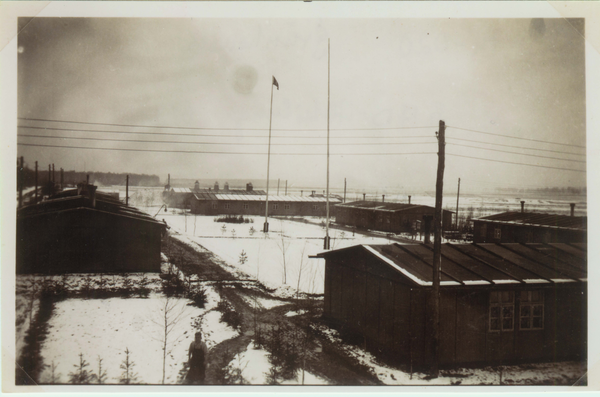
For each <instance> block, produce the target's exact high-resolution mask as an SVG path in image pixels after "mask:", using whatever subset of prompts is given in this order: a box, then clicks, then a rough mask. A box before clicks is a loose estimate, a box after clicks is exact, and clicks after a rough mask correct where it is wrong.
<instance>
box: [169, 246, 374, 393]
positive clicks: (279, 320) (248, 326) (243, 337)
mask: <svg viewBox="0 0 600 397" xmlns="http://www.w3.org/2000/svg"><path fill="white" fill-rule="evenodd" d="M165 251H168V252H165V255H167V257H169V258H172V257H176V258H179V262H180V264H178V267H179V268H180V270H181V271H182V272H183V273H184V274H186V276H189V275H192V274H195V275H197V276H198V277H199V278H200V279H202V280H214V281H218V280H224V281H225V280H227V281H233V280H236V276H235V275H233V274H231V273H230V272H228V271H227V270H225V269H224V268H223V267H222V266H221V264H223V263H224V262H223V261H222V260H221V259H220V258H219V257H217V256H216V255H214V254H213V253H211V252H209V251H207V252H198V250H195V249H194V248H192V247H190V246H189V245H187V244H185V243H183V242H181V241H179V240H178V239H175V238H172V239H170V242H169V245H168V248H167V249H165ZM240 281H241V280H240ZM228 284H229V285H224V286H222V287H221V288H218V289H217V291H218V292H219V294H220V296H221V299H224V300H226V301H227V302H229V304H230V305H231V306H232V307H233V309H234V311H235V312H237V313H238V314H239V315H240V317H241V326H240V328H239V332H240V335H239V336H237V337H235V338H232V339H228V340H225V341H223V342H221V343H220V344H218V345H216V346H214V347H213V348H212V349H211V351H210V352H209V358H208V361H209V365H208V368H207V373H206V379H205V382H206V383H207V384H213V385H214V384H224V383H227V382H228V380H227V379H226V377H227V373H226V372H224V368H225V367H226V366H227V365H228V364H229V363H230V362H231V361H232V360H233V359H234V358H235V356H236V354H238V353H241V352H243V351H245V350H246V348H247V346H248V345H249V344H250V342H251V341H252V340H254V339H255V338H256V336H257V335H256V334H255V332H256V331H257V330H263V332H264V330H270V329H273V327H277V328H279V327H281V328H282V329H283V328H284V329H286V330H288V331H289V332H292V333H293V332H297V333H301V332H306V330H308V329H310V327H308V324H310V323H311V322H318V321H320V320H319V316H320V312H321V310H322V309H321V307H320V306H322V302H320V301H316V302H317V306H316V307H315V309H316V310H313V311H311V314H305V315H303V316H295V317H286V316H285V314H286V313H287V312H289V311H294V310H296V309H297V307H298V306H297V305H298V304H303V303H306V302H299V301H296V300H294V299H282V298H279V297H275V296H272V295H271V294H269V292H268V291H267V290H266V289H264V288H263V287H262V286H260V284H256V286H253V287H249V286H248V284H243V283H240V284H238V285H236V284H235V283H234V282H230V283H228ZM252 296H256V297H257V298H263V299H275V300H280V301H283V302H285V304H283V305H280V306H276V307H274V308H272V309H257V308H254V307H252V306H251V305H250V304H249V303H248V302H247V300H245V299H244V298H243V297H246V298H249V297H250V298H251V297H252ZM312 302H315V301H312ZM259 332H260V331H259ZM310 339H311V341H310V343H309V344H308V345H307V348H306V349H305V353H304V368H305V369H306V370H307V371H309V372H311V373H313V374H314V375H316V376H319V377H321V378H323V379H326V380H328V381H329V382H331V383H332V384H338V385H375V384H380V382H379V380H378V379H377V377H376V376H375V375H374V374H372V373H371V372H370V371H369V370H368V369H367V368H366V367H363V366H361V365H359V364H358V363H357V362H356V360H354V359H352V358H350V357H348V356H347V355H346V354H344V352H343V351H342V350H341V349H340V348H338V347H337V346H335V344H332V343H330V342H329V341H327V340H325V339H324V338H323V337H322V336H320V335H319V334H317V333H314V334H311V338H310Z"/></svg>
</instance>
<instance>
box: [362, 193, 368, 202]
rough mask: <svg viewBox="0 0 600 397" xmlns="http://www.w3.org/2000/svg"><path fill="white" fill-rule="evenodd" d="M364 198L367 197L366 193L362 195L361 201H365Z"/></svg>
mask: <svg viewBox="0 0 600 397" xmlns="http://www.w3.org/2000/svg"><path fill="white" fill-rule="evenodd" d="M366 197H367V194H366V193H363V201H365V200H366Z"/></svg>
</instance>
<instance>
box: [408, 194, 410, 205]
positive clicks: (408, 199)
mask: <svg viewBox="0 0 600 397" xmlns="http://www.w3.org/2000/svg"><path fill="white" fill-rule="evenodd" d="M408 204H410V196H408Z"/></svg>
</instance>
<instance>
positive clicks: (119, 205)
mask: <svg viewBox="0 0 600 397" xmlns="http://www.w3.org/2000/svg"><path fill="white" fill-rule="evenodd" d="M95 194H96V206H95V207H93V206H92V200H91V199H90V197H89V196H88V195H87V193H86V192H84V193H82V194H78V191H77V189H68V190H63V191H62V192H58V193H56V194H54V195H53V196H51V197H49V198H48V199H47V200H44V201H40V202H39V203H37V204H32V205H28V206H26V207H23V208H20V209H18V210H17V216H19V217H30V216H37V215H43V214H47V213H54V212H62V211H73V210H79V209H86V210H92V211H100V212H107V213H111V214H114V215H117V216H123V217H128V218H133V219H136V220H140V221H145V222H150V223H155V224H158V225H160V226H162V227H165V226H166V225H165V224H164V223H162V222H159V221H157V220H156V219H154V218H153V217H151V216H150V215H148V214H146V213H145V212H142V211H140V210H138V209H137V208H135V207H130V206H127V205H125V204H124V203H123V202H122V201H121V200H118V199H116V198H114V197H113V196H112V195H110V194H106V193H102V192H98V191H96V193H95Z"/></svg>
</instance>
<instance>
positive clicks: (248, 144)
mask: <svg viewBox="0 0 600 397" xmlns="http://www.w3.org/2000/svg"><path fill="white" fill-rule="evenodd" d="M19 137H27V138H43V139H77V140H86V141H109V142H136V143H173V144H192V145H237V146H266V145H267V143H254V142H190V141H152V140H147V139H110V138H89V137H72V136H47V135H33V134H19ZM434 143H435V141H431V142H375V143H374V142H364V143H336V144H334V146H381V145H386V146H387V145H426V144H434ZM324 145H326V143H271V146H324Z"/></svg>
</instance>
